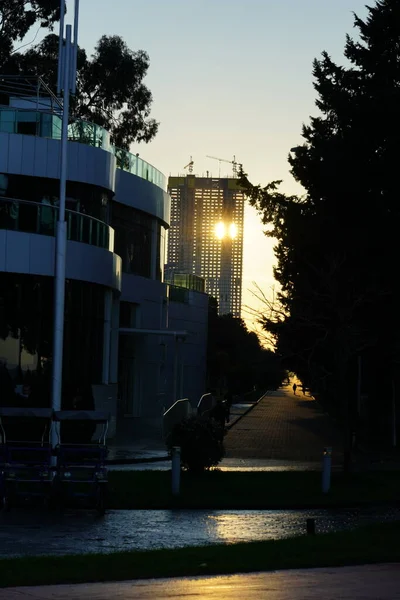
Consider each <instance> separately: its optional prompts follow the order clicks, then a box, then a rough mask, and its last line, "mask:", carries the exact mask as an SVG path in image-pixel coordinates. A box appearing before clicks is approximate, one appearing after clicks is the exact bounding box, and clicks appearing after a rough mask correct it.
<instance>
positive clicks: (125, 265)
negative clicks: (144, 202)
mask: <svg viewBox="0 0 400 600" xmlns="http://www.w3.org/2000/svg"><path fill="white" fill-rule="evenodd" d="M152 222H153V218H152V217H151V216H149V215H146V214H145V213H142V212H141V211H140V210H136V209H135V208H131V207H130V206H125V205H124V204H118V203H117V202H114V203H113V205H112V215H111V224H112V227H113V229H114V231H115V242H114V246H115V252H116V254H118V255H119V256H120V257H121V258H122V271H123V272H124V273H131V274H134V275H142V277H151V265H152V252H151V247H152Z"/></svg>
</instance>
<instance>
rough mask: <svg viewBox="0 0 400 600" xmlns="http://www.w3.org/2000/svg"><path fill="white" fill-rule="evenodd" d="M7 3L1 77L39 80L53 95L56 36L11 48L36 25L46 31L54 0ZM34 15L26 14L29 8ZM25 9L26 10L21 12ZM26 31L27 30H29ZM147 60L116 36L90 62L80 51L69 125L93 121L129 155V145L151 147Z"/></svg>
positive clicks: (153, 126) (153, 127)
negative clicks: (79, 120) (45, 27)
mask: <svg viewBox="0 0 400 600" xmlns="http://www.w3.org/2000/svg"><path fill="white" fill-rule="evenodd" d="M13 4H15V2H14V3H13V2H12V1H11V2H10V0H6V5H9V9H8V11H6V10H5V9H4V8H3V5H1V7H0V18H2V19H3V21H2V22H3V29H1V25H0V72H2V73H7V74H23V75H36V76H41V77H43V79H44V80H45V82H46V83H47V84H48V85H49V86H50V88H51V89H52V90H53V91H55V90H56V81H57V64H58V36H57V35H55V34H52V33H51V34H49V35H47V36H46V37H45V38H44V39H43V40H42V41H41V42H40V43H39V44H37V45H36V46H34V47H32V48H29V49H27V50H26V51H23V52H15V51H13V44H14V42H15V41H16V40H18V39H21V38H22V37H24V35H25V34H26V33H27V31H28V29H29V27H31V26H32V25H33V24H34V23H35V22H36V21H39V22H40V24H41V25H42V26H47V27H48V26H50V25H51V24H52V22H53V21H54V20H55V19H57V18H58V16H59V10H58V12H57V10H56V8H55V7H54V4H58V5H59V2H58V1H56V2H55V3H54V2H52V0H41V1H39V0H38V1H37V2H34V3H28V2H17V3H16V5H17V8H18V10H12V6H13ZM29 4H31V5H32V7H33V9H32V10H28V8H27V6H29ZM24 9H25V10H24ZM27 28H28V29H27ZM149 65H150V61H149V56H148V54H147V53H146V52H144V51H143V50H138V51H133V50H131V49H130V48H128V46H127V44H126V43H125V42H124V40H123V39H122V38H121V37H120V36H117V35H113V36H106V35H103V36H102V37H101V38H100V40H99V41H98V42H97V44H96V46H95V49H94V52H93V54H92V56H91V57H88V56H87V54H86V51H85V50H84V49H82V48H79V51H78V65H77V92H76V95H75V97H74V98H72V99H71V107H70V114H71V119H72V120H74V119H81V120H84V121H91V122H93V123H96V124H97V125H101V126H102V127H104V128H105V129H107V130H108V131H109V132H110V133H111V141H112V143H113V144H114V145H116V146H117V147H121V148H125V149H129V146H130V144H131V143H132V142H149V141H150V140H152V139H153V138H154V136H155V135H156V133H157V130H158V125H159V124H158V123H157V121H155V119H153V118H151V117H150V111H151V104H152V94H151V92H150V90H149V89H148V87H146V85H145V84H144V83H143V79H144V78H145V76H146V74H147V71H148V69H149Z"/></svg>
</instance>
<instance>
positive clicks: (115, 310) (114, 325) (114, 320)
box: [108, 295, 119, 383]
mask: <svg viewBox="0 0 400 600" xmlns="http://www.w3.org/2000/svg"><path fill="white" fill-rule="evenodd" d="M118 344H119V298H118V297H117V296H116V295H114V296H113V298H112V307H111V330H110V367H109V376H108V379H109V382H110V383H117V382H118Z"/></svg>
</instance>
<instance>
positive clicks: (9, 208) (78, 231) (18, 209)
mask: <svg viewBox="0 0 400 600" xmlns="http://www.w3.org/2000/svg"><path fill="white" fill-rule="evenodd" d="M57 218H58V208H57V207H56V206H53V205H51V204H45V203H39V202H30V201H28V200H18V199H15V198H1V197H0V229H8V230H10V231H23V232H25V233H38V234H40V235H51V236H54V235H55V233H56V225H57ZM65 220H66V222H67V239H68V240H71V241H74V242H82V243H84V244H90V245H92V246H98V247H99V248H106V249H107V250H109V251H110V252H113V251H114V230H113V228H112V227H110V226H109V225H107V224H106V223H103V221H99V220H98V219H95V218H94V217H90V216H88V215H85V214H83V213H78V212H75V211H74V210H66V211H65Z"/></svg>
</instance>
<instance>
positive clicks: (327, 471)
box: [322, 446, 332, 494]
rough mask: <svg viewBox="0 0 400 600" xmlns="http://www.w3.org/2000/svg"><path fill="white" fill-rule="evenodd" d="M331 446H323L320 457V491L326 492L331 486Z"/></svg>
mask: <svg viewBox="0 0 400 600" xmlns="http://www.w3.org/2000/svg"><path fill="white" fill-rule="evenodd" d="M331 468H332V448H331V447H329V446H327V447H326V448H324V455H323V459H322V492H323V493H324V494H327V493H328V492H329V490H330V488H331Z"/></svg>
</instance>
